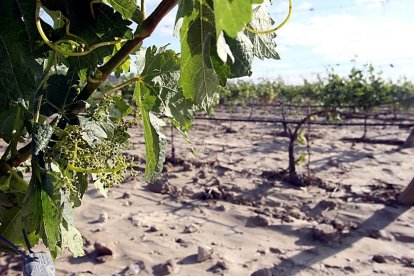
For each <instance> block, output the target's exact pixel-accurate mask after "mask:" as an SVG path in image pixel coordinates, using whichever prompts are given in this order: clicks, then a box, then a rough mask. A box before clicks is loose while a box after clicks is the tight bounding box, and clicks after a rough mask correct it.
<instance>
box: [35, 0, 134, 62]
mask: <svg viewBox="0 0 414 276" xmlns="http://www.w3.org/2000/svg"><path fill="white" fill-rule="evenodd" d="M98 1H99V0H98ZM41 7H42V2H41V1H40V0H36V11H35V18H36V27H37V31H38V32H39V34H40V36H41V37H42V39H43V41H44V42H45V43H46V45H47V46H49V47H50V48H51V49H52V50H54V51H56V52H57V53H59V54H62V55H64V56H72V57H79V56H85V55H87V54H89V53H90V52H92V51H93V50H95V49H97V48H100V47H104V46H110V45H115V44H118V43H123V42H126V41H128V39H116V40H112V41H104V42H99V43H96V44H94V45H92V46H88V44H87V43H86V41H85V40H84V39H83V38H81V37H79V36H77V35H75V34H72V33H70V31H69V27H70V22H69V20H67V22H66V28H65V30H66V34H67V35H68V36H70V37H73V38H75V40H78V41H79V42H80V43H79V42H77V41H74V40H71V39H60V40H57V41H56V42H54V43H53V42H51V41H50V40H49V39H48V37H47V36H46V34H45V32H44V31H43V28H42V24H41V21H40V8H41ZM91 11H93V9H91ZM93 17H94V14H93ZM61 43H68V44H70V45H73V47H74V48H75V49H76V48H80V51H79V52H68V51H65V50H62V49H61V48H59V44H61Z"/></svg>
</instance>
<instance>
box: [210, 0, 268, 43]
mask: <svg viewBox="0 0 414 276" xmlns="http://www.w3.org/2000/svg"><path fill="white" fill-rule="evenodd" d="M261 2H263V1H257V0H256V1H251V0H214V16H215V22H216V29H217V36H218V35H219V34H220V33H221V31H225V32H226V34H227V35H229V36H231V37H236V36H237V34H238V33H239V32H240V31H241V30H242V29H243V27H244V26H245V25H246V24H247V23H249V22H250V21H251V19H252V4H259V3H261Z"/></svg>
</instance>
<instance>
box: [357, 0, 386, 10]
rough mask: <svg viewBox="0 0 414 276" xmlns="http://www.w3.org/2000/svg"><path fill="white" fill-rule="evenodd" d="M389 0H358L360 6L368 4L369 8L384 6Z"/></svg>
mask: <svg viewBox="0 0 414 276" xmlns="http://www.w3.org/2000/svg"><path fill="white" fill-rule="evenodd" d="M388 2H389V0H356V4H357V5H358V6H366V7H368V8H374V9H378V8H382V7H383V6H384V4H386V3H388Z"/></svg>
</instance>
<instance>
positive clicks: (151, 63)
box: [140, 46, 194, 138]
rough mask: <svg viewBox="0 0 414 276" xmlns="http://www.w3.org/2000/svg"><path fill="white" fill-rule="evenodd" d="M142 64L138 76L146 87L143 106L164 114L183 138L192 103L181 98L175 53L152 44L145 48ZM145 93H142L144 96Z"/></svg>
mask: <svg viewBox="0 0 414 276" xmlns="http://www.w3.org/2000/svg"><path fill="white" fill-rule="evenodd" d="M145 61H146V62H145V65H144V68H143V70H142V72H141V74H140V75H141V78H142V79H143V84H142V85H144V86H145V87H146V89H145V91H147V94H149V95H150V96H147V99H152V100H147V101H145V99H143V101H144V102H147V105H146V108H147V110H149V111H152V112H154V113H156V114H157V115H158V116H159V117H161V116H167V117H168V118H170V119H171V120H172V122H173V123H174V125H175V126H176V127H177V128H178V129H179V130H181V132H182V133H183V134H184V136H185V138H187V132H188V130H189V128H190V126H191V124H192V121H193V119H194V116H193V114H192V109H193V103H192V101H191V100H187V99H185V97H184V95H183V92H182V90H181V89H179V88H178V79H179V76H180V74H179V70H180V59H179V55H178V54H177V53H175V52H174V51H173V50H167V48H166V47H161V48H160V49H157V48H156V47H155V46H154V47H150V48H148V49H147V50H146V54H145ZM145 96H146V95H144V98H145Z"/></svg>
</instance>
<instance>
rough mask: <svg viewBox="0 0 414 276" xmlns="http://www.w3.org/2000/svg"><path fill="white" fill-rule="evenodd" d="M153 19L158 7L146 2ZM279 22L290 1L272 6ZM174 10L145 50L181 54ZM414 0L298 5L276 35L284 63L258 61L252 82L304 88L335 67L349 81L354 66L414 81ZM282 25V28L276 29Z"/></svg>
mask: <svg viewBox="0 0 414 276" xmlns="http://www.w3.org/2000/svg"><path fill="white" fill-rule="evenodd" d="M147 3H148V4H147V13H148V14H149V13H150V12H151V11H152V10H153V9H154V8H155V6H156V5H157V4H158V3H159V1H147ZM269 11H270V13H271V15H272V17H273V18H274V20H275V21H276V22H278V23H279V22H281V21H283V19H284V18H285V16H286V14H287V12H288V0H276V1H275V0H273V4H272V5H269ZM175 13H176V9H174V10H173V11H172V12H170V14H168V15H167V16H166V17H165V18H164V19H163V20H162V21H161V22H160V25H159V26H158V27H157V29H156V31H155V32H154V33H153V35H152V36H151V37H150V38H149V39H147V40H146V41H145V43H144V46H150V45H153V44H155V45H158V46H162V45H166V44H170V47H171V48H172V49H174V50H176V51H179V40H178V38H176V37H174V36H173V27H174V22H175ZM413 15H414V0H336V1H329V0H293V12H292V17H291V19H290V21H289V22H288V23H287V24H286V25H285V26H284V27H283V28H282V29H280V30H279V31H278V32H277V38H276V43H277V45H278V47H277V51H278V53H279V55H280V56H281V59H280V60H265V61H262V60H255V61H254V62H253V75H252V76H251V78H252V79H253V80H256V81H257V80H261V79H268V80H272V79H276V78H278V77H281V78H283V79H284V81H285V82H286V83H287V84H300V83H302V82H303V79H307V80H310V81H312V80H314V79H315V78H316V76H317V74H322V76H323V75H326V70H327V68H329V67H332V68H333V69H334V70H335V72H337V73H339V74H341V75H346V74H347V73H348V72H349V71H350V69H351V68H352V67H353V66H355V67H358V68H361V67H362V66H363V65H364V64H368V63H369V64H373V65H374V67H375V68H376V70H377V71H382V75H383V77H384V78H385V79H392V80H394V81H396V80H398V79H401V78H402V77H406V78H408V79H410V80H413V81H414V70H413V69H414V16H413ZM276 24H277V23H276Z"/></svg>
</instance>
